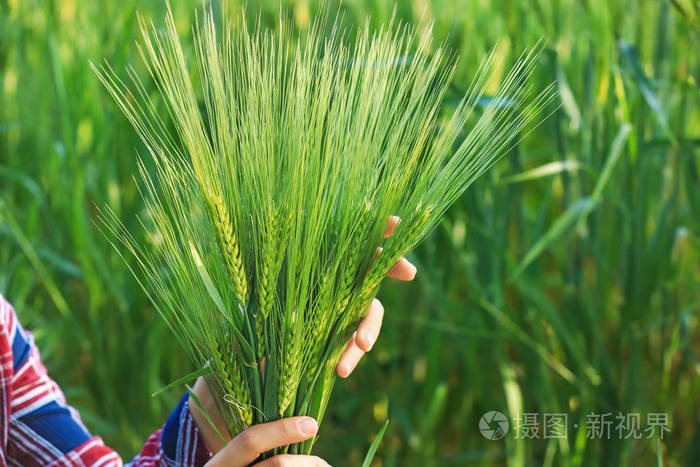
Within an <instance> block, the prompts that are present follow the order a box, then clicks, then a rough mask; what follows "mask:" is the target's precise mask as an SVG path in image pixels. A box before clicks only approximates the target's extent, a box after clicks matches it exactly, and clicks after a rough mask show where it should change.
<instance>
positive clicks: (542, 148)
mask: <svg viewBox="0 0 700 467" xmlns="http://www.w3.org/2000/svg"><path fill="white" fill-rule="evenodd" d="M174 3H175V6H174V9H175V13H176V17H177V18H179V27H180V28H181V30H182V34H183V37H189V34H188V28H189V24H190V23H191V22H192V21H193V19H194V7H195V6H197V5H199V4H200V3H199V2H197V1H194V0H192V1H177V2H174ZM230 3H231V5H230V8H233V9H238V8H239V7H238V6H237V5H236V4H235V3H236V2H230ZM282 5H283V6H282V9H283V10H288V11H289V12H290V14H292V15H294V18H295V23H296V25H297V27H298V28H299V30H300V31H303V30H304V29H305V27H306V26H307V25H308V22H309V18H310V17H312V16H313V15H314V14H315V12H316V11H317V10H318V8H319V6H318V5H317V3H316V2H310V0H298V1H296V2H289V1H285V2H283V4H282ZM137 8H138V11H139V12H140V13H141V14H144V15H146V16H151V17H153V18H154V19H155V21H156V23H158V21H159V20H160V19H161V18H162V13H163V9H164V3H163V2H162V1H161V0H148V1H136V0H121V1H119V2H107V1H104V2H102V1H101V2H92V1H88V0H0V293H2V294H3V295H5V296H6V297H7V298H8V299H9V300H11V301H12V302H13V303H14V305H15V308H16V309H17V311H18V314H19V317H20V319H21V320H22V322H23V323H24V324H25V326H27V327H28V328H30V329H31V330H33V331H34V333H35V336H36V339H37V342H38V344H39V346H40V348H41V350H42V353H43V358H44V360H45V362H46V364H47V366H48V367H49V370H50V372H51V373H52V375H53V376H54V378H55V379H56V380H57V381H58V382H59V383H60V384H61V386H62V387H63V388H64V390H65V392H66V394H67V396H68V399H69V402H71V403H72V404H73V405H75V406H76V407H77V408H78V409H79V410H80V411H81V413H82V415H83V418H84V420H85V421H86V423H87V425H88V426H89V427H90V429H91V430H92V431H93V432H95V433H97V434H100V435H101V436H103V437H104V438H105V440H106V441H107V442H108V443H110V444H111V445H112V446H114V447H115V448H117V449H118V450H119V451H120V452H121V453H122V454H123V455H124V457H125V458H130V457H131V456H132V455H133V454H134V453H135V452H136V451H137V450H138V449H139V448H140V445H141V443H142V442H143V441H144V440H145V438H146V436H147V435H148V433H149V432H151V431H152V430H154V429H156V428H157V427H158V426H160V424H161V423H162V422H163V420H164V419H165V417H166V416H167V413H168V412H169V410H170V409H171V408H172V407H173V405H174V403H175V401H176V400H177V397H178V396H179V394H180V393H179V392H178V391H170V392H168V393H166V394H163V395H159V396H158V397H155V398H152V397H150V394H151V393H152V392H154V391H155V390H156V389H158V388H160V387H162V386H163V385H165V384H167V383H168V382H170V381H173V380H175V379H176V378H177V377H179V376H182V375H183V374H185V373H186V372H187V371H189V370H190V368H189V365H188V363H187V362H186V361H185V360H184V358H183V357H182V353H181V352H180V350H179V349H178V346H177V343H176V342H175V341H174V339H173V338H172V336H171V335H170V333H169V331H168V330H167V329H166V327H165V325H164V323H163V322H162V321H161V320H160V319H159V318H158V317H157V316H156V315H155V313H154V312H153V311H152V309H151V307H150V305H149V303H148V302H147V300H146V297H145V295H144V294H143V293H142V292H141V290H140V289H139V288H138V287H137V285H136V284H135V282H134V280H133V279H132V278H131V276H130V274H129V272H128V270H127V267H126V265H125V264H124V262H123V261H122V260H121V259H120V258H119V257H118V255H117V254H116V253H115V252H114V251H113V250H112V249H111V247H110V246H109V244H108V243H107V242H106V240H105V239H104V238H103V237H102V236H101V234H100V233H99V232H98V231H97V229H96V228H95V226H94V225H93V223H92V219H93V218H94V217H95V213H96V208H95V206H96V205H97V206H100V205H104V204H105V203H108V204H109V205H110V206H112V207H113V209H114V210H115V212H116V213H117V214H118V215H119V216H120V217H121V218H122V219H123V220H124V221H125V222H126V223H127V225H131V226H133V227H134V228H133V229H132V231H133V232H135V233H138V232H140V229H138V228H136V214H137V213H138V212H139V210H140V209H141V208H142V206H141V203H140V200H139V197H138V194H137V190H136V185H135V183H134V182H133V180H132V178H131V177H132V174H133V173H134V172H135V161H136V151H137V150H140V149H142V148H141V146H140V143H139V142H138V140H137V138H136V135H135V133H134V132H133V131H132V129H131V128H130V127H129V125H128V123H127V122H126V119H124V118H123V117H122V116H121V115H120V114H119V112H118V110H117V109H116V106H115V105H113V103H112V102H111V101H110V99H109V98H108V96H107V94H106V92H105V91H104V90H103V89H101V88H100V86H99V83H98V81H97V79H96V78H95V76H93V74H92V72H91V71H90V69H89V66H88V62H89V60H93V61H99V60H101V59H102V58H107V59H109V61H110V63H111V64H112V65H113V66H114V68H115V69H116V70H123V69H124V67H125V66H126V65H128V64H138V58H137V52H136V49H135V46H134V39H135V33H136V21H135V19H136V11H137ZM340 8H341V9H342V10H343V11H344V13H345V19H346V21H347V23H348V25H351V24H357V23H361V22H363V21H364V20H365V16H366V15H367V14H369V15H371V16H372V24H376V25H380V24H381V23H382V22H386V21H388V20H389V19H390V18H391V15H392V11H393V8H394V4H393V2H390V1H387V0H354V1H348V2H345V3H343V4H342V6H341V7H340ZM259 11H260V12H261V13H262V20H263V21H264V22H265V23H266V24H269V25H272V26H273V27H274V26H275V24H277V16H278V14H279V11H280V3H279V1H277V0H276V1H271V0H270V1H263V2H256V3H252V2H251V3H250V4H248V13H249V16H250V17H251V18H254V17H255V15H256V14H257V13H258V12H259ZM396 12H397V16H398V17H399V18H400V19H401V20H403V21H407V22H410V23H413V24H417V25H419V26H420V27H423V26H425V25H426V19H427V18H429V17H433V18H435V20H436V24H435V29H436V32H437V34H438V37H440V38H442V39H444V40H445V41H446V43H447V45H448V46H450V47H451V48H452V49H454V50H455V51H457V52H459V54H460V57H461V58H460V60H459V69H458V73H457V79H456V80H455V82H454V88H455V89H454V91H455V95H459V94H460V93H463V91H464V89H465V88H466V86H467V84H468V82H469V78H470V77H471V75H472V73H473V71H474V70H475V67H476V65H477V64H478V60H479V59H480V58H481V56H482V55H483V54H484V53H485V52H487V51H489V50H493V49H495V50H496V53H497V54H500V55H501V56H503V57H504V58H505V63H506V64H507V63H508V62H510V61H512V60H513V58H514V55H515V54H517V53H518V52H519V51H521V50H522V49H523V48H524V47H527V46H529V45H533V44H534V43H535V42H536V41H537V40H538V39H539V38H541V37H544V38H549V46H548V50H547V53H545V55H544V56H543V57H542V60H541V65H540V69H539V72H538V77H537V79H538V82H537V83H535V86H536V87H539V88H542V87H544V86H545V85H546V84H548V83H550V82H556V84H557V86H558V88H559V91H560V95H561V104H562V105H561V107H560V108H559V109H558V110H556V111H555V112H554V113H553V114H552V115H551V116H550V117H549V118H548V119H547V120H546V121H545V122H544V123H543V124H542V125H541V126H540V127H539V128H537V129H536V130H534V131H533V132H531V133H530V134H529V135H527V137H526V138H525V140H524V141H523V142H522V143H521V144H519V145H518V146H517V147H515V148H513V150H512V151H511V153H510V154H509V156H508V157H507V158H505V159H504V160H503V161H502V162H500V163H499V164H497V165H496V166H495V167H494V169H493V170H491V171H490V172H489V173H488V174H487V175H486V176H485V177H484V178H483V179H482V180H481V181H480V182H479V183H477V184H476V185H475V186H473V188H472V189H471V190H469V191H468V193H467V194H466V195H465V196H464V197H463V199H462V200H461V201H460V202H459V203H458V204H457V205H456V206H455V207H454V208H453V209H452V210H451V211H450V213H449V216H448V218H447V219H446V220H445V221H444V222H443V223H442V225H441V228H440V229H438V230H437V231H436V232H435V233H434V234H433V235H432V237H431V238H430V239H429V241H427V242H426V243H425V244H424V245H422V246H421V247H420V248H419V249H418V250H417V251H416V252H414V253H413V255H412V257H411V260H412V261H414V262H415V263H416V264H417V265H418V266H419V269H420V272H419V275H418V277H417V279H416V281H415V282H414V283H413V284H411V285H402V284H397V283H391V282H388V283H387V284H386V285H385V286H384V288H383V289H382V292H380V296H381V298H382V299H383V301H384V304H385V307H386V310H387V313H386V318H385V324H384V329H383V332H382V337H381V339H380V342H379V343H378V345H377V346H376V348H375V350H374V351H373V352H372V355H371V357H370V358H367V359H365V361H364V363H363V364H361V366H360V369H359V371H357V372H356V374H355V375H354V376H353V378H351V379H350V380H349V381H347V382H341V383H338V384H337V385H336V388H337V389H336V393H335V395H334V397H333V399H332V400H331V407H330V408H329V413H328V415H327V416H326V419H325V420H324V425H323V427H322V430H321V437H320V439H319V442H318V444H317V446H318V447H317V452H318V453H319V454H321V455H323V456H324V457H325V458H327V459H328V460H329V461H330V462H332V463H333V464H334V465H360V463H361V462H362V459H363V457H364V453H365V452H366V450H367V447H368V446H369V445H370V443H371V440H372V438H373V435H374V434H375V433H376V432H377V431H378V429H379V428H380V427H381V426H382V424H383V422H384V420H385V419H386V418H390V419H391V423H390V425H389V429H388V431H387V433H386V436H385V437H384V440H383V444H382V446H381V447H380V449H379V452H378V455H377V458H376V459H375V464H377V465H380V464H381V465H384V466H397V465H401V466H404V465H407V466H409V465H421V466H441V465H506V464H507V465H516V466H518V465H540V464H542V465H574V466H575V465H655V464H657V465H700V418H699V414H700V407H699V404H698V400H697V398H696V394H697V393H698V391H700V387H699V385H700V379H699V378H698V372H699V371H700V364H699V362H698V359H697V355H696V353H697V352H698V351H700V349H699V348H698V311H699V310H700V293H699V292H700V286H698V280H699V279H700V266H699V260H700V243H699V239H700V190H698V177H699V176H700V173H699V172H698V155H697V147H698V145H699V144H700V120H699V118H700V112H699V109H700V107H699V106H698V104H699V103H700V102H699V101H700V92H699V89H698V79H700V48H698V45H699V39H700V36H699V34H700V28H699V27H698V19H697V16H698V14H699V13H700V5H698V3H697V1H695V0H673V1H669V0H586V1H579V0H523V1H514V0H480V1H470V0H438V1H432V2H427V1H426V0H415V1H413V2H401V3H399V4H398V5H397V7H396ZM436 45H437V44H436ZM446 105H451V102H449V101H448V102H446ZM489 410H500V411H502V412H504V413H505V414H507V415H508V416H509V417H510V418H511V421H514V419H515V418H517V417H518V416H519V415H521V414H522V413H538V414H539V416H540V421H541V417H542V416H543V414H544V413H559V412H563V413H567V415H568V436H567V438H566V439H544V438H543V436H542V433H541V432H540V436H538V438H540V439H537V440H527V439H517V438H516V437H515V436H514V435H513V433H512V432H510V433H509V434H508V435H507V436H506V438H505V439H504V440H500V441H490V440H487V439H485V438H484V437H482V436H481V434H480V433H479V431H478V421H479V417H480V416H481V415H482V414H483V413H484V412H486V411H489ZM657 412H661V413H668V414H669V420H670V424H669V428H670V430H671V431H670V432H667V433H664V437H663V439H660V436H659V435H658V433H656V434H655V435H654V436H652V437H651V439H647V436H646V434H645V436H643V437H642V438H641V439H633V438H632V439H620V436H618V435H617V433H616V432H615V430H614V425H613V428H612V429H611V436H610V438H611V439H588V438H587V436H586V434H587V433H586V421H587V415H588V414H590V413H598V414H602V413H611V414H612V417H613V418H614V416H615V415H617V414H618V413H623V414H624V413H640V414H641V416H642V421H644V417H645V416H646V414H648V413H657ZM511 428H512V424H511Z"/></svg>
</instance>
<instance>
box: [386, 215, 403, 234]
mask: <svg viewBox="0 0 700 467" xmlns="http://www.w3.org/2000/svg"><path fill="white" fill-rule="evenodd" d="M400 220H401V218H399V216H389V222H388V223H387V225H386V230H385V231H384V238H387V237H390V236H391V234H392V233H394V229H395V228H396V226H397V225H398V223H399V221H400Z"/></svg>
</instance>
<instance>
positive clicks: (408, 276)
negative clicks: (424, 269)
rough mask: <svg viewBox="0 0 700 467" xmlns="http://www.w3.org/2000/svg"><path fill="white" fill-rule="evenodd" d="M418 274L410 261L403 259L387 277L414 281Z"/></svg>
mask: <svg viewBox="0 0 700 467" xmlns="http://www.w3.org/2000/svg"><path fill="white" fill-rule="evenodd" d="M416 272H418V269H416V267H415V266H414V265H413V264H412V263H411V262H410V261H408V260H407V259H406V258H401V259H400V260H399V261H398V262H397V263H396V264H395V265H394V267H393V268H391V270H390V271H389V272H387V273H386V275H387V276H389V277H393V278H394V279H398V280H400V281H412V280H413V278H414V277H416Z"/></svg>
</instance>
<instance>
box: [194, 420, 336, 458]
mask: <svg viewBox="0 0 700 467" xmlns="http://www.w3.org/2000/svg"><path fill="white" fill-rule="evenodd" d="M317 431H318V424H317V423H316V420H314V419H313V418H311V417H290V418H285V419H282V420H277V421H275V422H270V423H262V424H260V425H253V426H251V427H250V428H248V429H247V430H245V431H244V432H242V433H241V434H239V435H238V436H236V437H235V438H234V439H233V440H231V442H230V443H228V444H227V445H226V447H225V448H224V449H222V450H221V451H219V453H218V454H217V455H216V456H215V457H214V458H213V459H212V461H211V462H212V463H211V464H210V465H211V466H221V467H223V466H226V467H238V466H240V467H243V466H247V465H248V464H250V463H251V462H253V461H254V460H255V459H257V457H258V456H259V455H260V454H262V453H263V452H265V451H269V450H270V449H274V448H276V447H279V446H285V445H287V444H293V443H298V442H301V441H304V440H307V439H309V438H311V437H313V436H314V435H315V434H316V432H317ZM214 461H216V462H214ZM208 465H209V464H208ZM272 465H275V464H272ZM285 465H286V464H285ZM290 465H296V464H290ZM302 465H305V464H302ZM310 465H314V464H310ZM321 465H323V464H321Z"/></svg>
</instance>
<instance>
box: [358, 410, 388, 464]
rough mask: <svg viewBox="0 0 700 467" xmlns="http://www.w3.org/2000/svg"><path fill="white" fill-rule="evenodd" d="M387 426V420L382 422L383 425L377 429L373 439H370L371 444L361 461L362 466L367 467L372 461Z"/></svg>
mask: <svg viewBox="0 0 700 467" xmlns="http://www.w3.org/2000/svg"><path fill="white" fill-rule="evenodd" d="M388 426H389V420H387V421H386V422H384V426H383V427H382V429H381V430H379V433H377V436H375V437H374V441H372V445H371V446H370V447H369V450H368V451H367V455H366V456H365V460H364V461H363V462H362V467H369V466H370V464H371V463H372V459H374V456H375V454H377V449H379V444H380V443H381V442H382V438H383V437H384V433H385V432H386V429H387V427H388Z"/></svg>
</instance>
